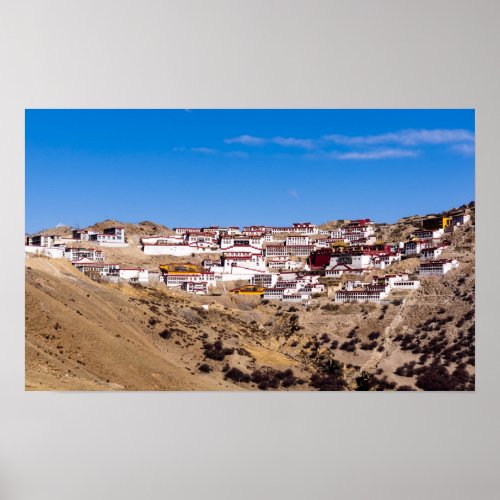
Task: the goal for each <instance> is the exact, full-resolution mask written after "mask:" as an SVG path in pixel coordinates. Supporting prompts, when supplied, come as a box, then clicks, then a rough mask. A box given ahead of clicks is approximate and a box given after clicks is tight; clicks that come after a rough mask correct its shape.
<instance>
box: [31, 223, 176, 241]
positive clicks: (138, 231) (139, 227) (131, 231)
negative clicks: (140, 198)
mask: <svg viewBox="0 0 500 500" xmlns="http://www.w3.org/2000/svg"><path fill="white" fill-rule="evenodd" d="M113 226H116V227H124V228H125V233H126V234H127V235H137V236H139V237H142V236H153V235H158V234H161V235H168V234H173V231H172V230H171V229H169V228H168V227H167V226H164V225H163V224H159V223H156V222H151V221H142V222H139V223H137V224H132V223H129V222H120V221H117V220H112V219H107V220H104V221H102V222H96V223H95V224H93V225H91V226H87V227H82V228H80V229H87V230H92V231H98V232H102V231H103V230H104V229H106V228H108V227H113ZM72 229H73V228H72V227H70V226H57V227H52V228H48V229H43V230H42V231H37V232H36V233H33V234H32V235H31V236H33V235H35V234H43V235H52V234H54V235H57V236H66V237H71V232H72Z"/></svg>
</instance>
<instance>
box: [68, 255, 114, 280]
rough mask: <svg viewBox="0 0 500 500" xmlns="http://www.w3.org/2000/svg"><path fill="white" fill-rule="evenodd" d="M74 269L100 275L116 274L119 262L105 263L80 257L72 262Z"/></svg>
mask: <svg viewBox="0 0 500 500" xmlns="http://www.w3.org/2000/svg"><path fill="white" fill-rule="evenodd" d="M72 264H73V265H74V266H75V268H76V269H78V270H79V271H81V272H82V273H85V274H98V275H100V276H116V277H118V273H119V271H120V265H119V264H105V263H104V262H93V261H91V260H90V259H80V260H78V261H75V262H72Z"/></svg>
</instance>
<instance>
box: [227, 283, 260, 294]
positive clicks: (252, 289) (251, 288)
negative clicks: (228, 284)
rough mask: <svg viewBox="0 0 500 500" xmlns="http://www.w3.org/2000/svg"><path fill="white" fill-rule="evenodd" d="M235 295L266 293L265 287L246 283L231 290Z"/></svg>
mask: <svg viewBox="0 0 500 500" xmlns="http://www.w3.org/2000/svg"><path fill="white" fill-rule="evenodd" d="M230 291H231V293H234V294H235V295H264V291H265V289H264V288H263V287H261V286H255V285H244V286H240V287H239V288H233V289H232V290H230Z"/></svg>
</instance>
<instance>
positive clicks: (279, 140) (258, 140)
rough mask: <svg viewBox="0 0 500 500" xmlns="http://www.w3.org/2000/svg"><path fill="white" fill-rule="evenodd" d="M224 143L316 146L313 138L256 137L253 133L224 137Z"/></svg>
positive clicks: (305, 147) (306, 147)
mask: <svg viewBox="0 0 500 500" xmlns="http://www.w3.org/2000/svg"><path fill="white" fill-rule="evenodd" d="M224 142H225V143H226V144H243V145H245V146H263V145H264V144H276V145H278V146H283V147H296V148H304V149H312V148H314V147H315V146H316V143H315V141H314V140H313V139H300V138H297V137H271V138H264V137H256V136H253V135H240V136H239V137H233V138H231V139H225V140H224Z"/></svg>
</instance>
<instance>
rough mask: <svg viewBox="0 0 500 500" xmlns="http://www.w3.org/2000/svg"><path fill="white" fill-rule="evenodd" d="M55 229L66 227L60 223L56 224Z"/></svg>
mask: <svg viewBox="0 0 500 500" xmlns="http://www.w3.org/2000/svg"><path fill="white" fill-rule="evenodd" d="M56 227H66V224H63V223H62V222H58V223H57V224H56Z"/></svg>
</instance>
